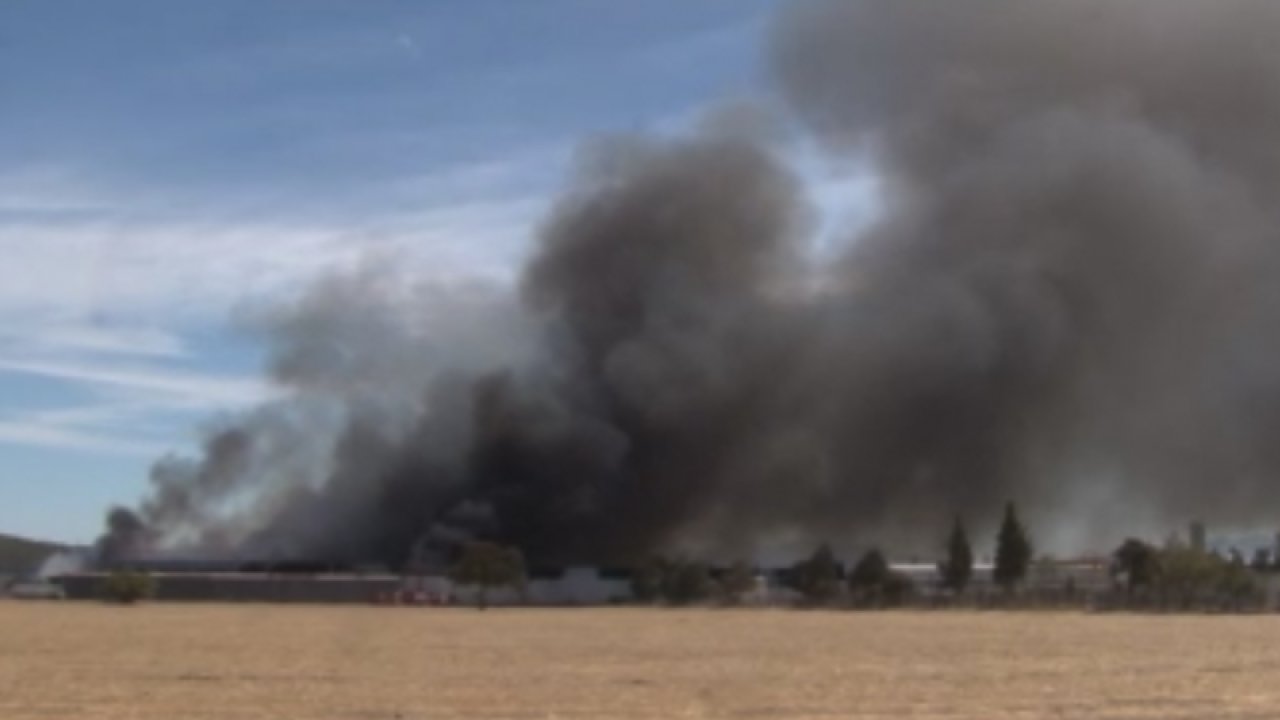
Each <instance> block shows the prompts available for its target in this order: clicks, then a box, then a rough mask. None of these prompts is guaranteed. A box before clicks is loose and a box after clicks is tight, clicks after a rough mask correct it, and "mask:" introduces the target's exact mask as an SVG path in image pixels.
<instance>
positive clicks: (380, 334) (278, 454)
mask: <svg viewBox="0 0 1280 720" xmlns="http://www.w3.org/2000/svg"><path fill="white" fill-rule="evenodd" d="M1277 37H1280V5H1276V4H1275V3H1273V2H1271V0H1215V1H1214V2H1207V1H1205V0H1074V1H1067V0H972V1H969V2H947V3H915V2H904V1H903V0H817V1H811V2H797V3H793V4H792V5H791V6H789V7H788V8H787V9H786V10H785V11H784V12H783V13H782V15H781V17H780V18H779V22H778V23H777V27H776V28H775V31H774V35H773V48H774V69H775V72H774V76H775V77H776V78H777V79H778V86H779V93H778V94H779V96H780V97H782V98H784V99H785V100H786V103H787V106H788V108H789V112H791V113H793V114H794V116H795V117H797V118H799V119H800V120H801V121H802V124H803V125H804V126H806V127H807V128H808V129H809V130H810V131H811V132H812V136H813V137H814V138H816V141H817V142H818V143H819V144H820V146H821V147H823V148H824V149H825V150H826V155H828V156H829V157H830V158H831V160H832V163H833V164H837V165H839V164H847V165H848V166H850V167H858V166H862V165H865V164H870V166H871V167H872V168H873V170H874V172H875V174H876V176H877V178H878V180H879V184H880V187H881V194H882V207H881V209H880V213H879V215H878V216H877V218H876V219H875V221H874V222H873V223H872V224H871V226H870V228H869V229H868V230H866V231H863V232H860V233H858V234H857V235H856V236H855V237H851V238H848V239H847V242H846V243H844V244H843V245H842V246H841V247H842V248H843V250H841V251H840V256H839V257H837V258H835V259H830V258H828V257H827V256H824V257H823V261H822V262H817V263H815V262H814V258H813V257H812V255H811V254H810V252H809V250H808V248H809V247H810V246H811V243H810V242H809V240H810V237H809V233H810V232H811V230H812V228H813V226H814V223H813V222H811V221H812V220H813V217H812V215H813V213H812V211H811V209H810V207H809V205H808V203H807V201H806V199H805V197H804V186H803V184H802V183H800V182H799V181H798V180H797V178H795V177H794V176H793V175H792V174H791V172H790V171H789V170H788V168H787V167H786V165H785V163H784V162H782V161H781V159H780V158H781V157H782V152H781V150H780V149H779V148H778V147H775V145H773V144H770V143H768V142H764V141H761V140H759V139H753V138H752V137H748V136H743V135H741V134H733V133H726V132H723V131H715V130H706V131H700V132H695V133H692V134H691V135H689V136H688V137H682V138H676V139H645V138H630V139H624V140H618V141H615V142H611V143H604V144H600V145H597V146H595V147H594V148H593V150H592V151H590V152H587V153H584V159H583V162H582V163H581V168H580V170H579V172H578V174H577V175H576V176H575V177H574V178H573V179H572V180H571V183H570V187H569V188H568V189H567V191H566V192H565V194H564V196H563V197H562V198H561V199H560V200H559V202H558V203H557V204H556V205H555V207H554V208H553V210H552V212H551V214H550V216H549V218H548V219H547V220H546V222H545V224H544V225H543V227H542V228H541V229H540V232H539V233H538V243H537V246H536V249H535V251H534V253H533V256H532V258H531V260H530V261H529V263H528V266H527V267H526V268H525V269H524V272H523V276H522V280H521V284H520V288H519V292H518V293H517V295H518V297H517V298H512V297H510V296H509V295H508V294H504V293H502V292H500V291H493V290H485V289H482V288H479V289H477V288H470V289H461V290H460V289H457V288H452V289H447V290H442V289H440V288H436V287H417V286H414V284H413V283H412V282H410V281H406V280H405V279H404V278H402V277H398V276H397V275H396V274H395V273H389V272H386V271H383V270H379V269H377V268H373V269H370V270H366V271H364V272H363V273H360V274H358V275H357V276H355V277H348V278H339V279H335V280H330V281H326V282H325V283H322V284H320V285H319V286H317V287H316V288H314V289H313V290H312V291H311V292H310V293H309V294H308V295H307V296H306V297H305V298H304V299H303V300H301V301H300V302H299V303H298V304H297V305H296V306H294V307H288V308H284V309H282V310H280V311H279V312H277V313H275V314H274V315H273V316H272V317H271V318H269V321H268V322H266V323H264V327H265V328H266V329H267V330H268V337H269V340H270V342H271V345H272V347H273V348H274V352H275V356H274V357H275V360H274V377H275V379H276V380H277V381H278V382H279V384H280V386H281V387H282V389H283V391H284V394H283V396H282V397H281V398H279V399H277V400H274V401H272V402H271V403H269V404H267V405H265V406H263V407H261V408H259V409H257V410H255V411H253V412H250V413H248V414H247V415H246V416H244V417H241V418H235V419H232V420H229V421H227V422H225V423H224V426H223V427H219V428H216V429H215V430H213V431H212V432H211V434H210V436H209V440H208V441H207V444H206V447H205V453H204V455H203V456H202V457H201V458H200V459H198V460H194V461H190V460H182V459H167V460H164V461H162V462H160V463H159V464H157V466H156V468H155V471H154V473H153V477H152V480H153V483H154V486H155V487H154V492H153V493H152V495H151V497H150V498H148V499H147V500H146V501H145V502H144V503H143V504H142V506H141V507H140V509H139V511H138V512H137V514H136V515H131V514H129V513H116V514H115V515H114V516H113V518H112V528H111V531H112V532H111V533H110V534H109V535H108V537H107V538H106V539H105V540H104V547H107V548H111V549H112V552H113V553H117V554H119V553H125V554H127V553H128V552H136V551H137V550H136V548H138V547H143V546H145V547H152V548H154V547H169V548H180V549H183V550H185V551H187V552H191V551H195V550H201V551H205V552H209V553H213V554H219V555H227V554H233V555H244V556H255V557H267V556H281V557H325V558H338V559H343V560H347V561H353V562H359V561H378V562H383V563H387V564H391V565H395V566H400V565H403V564H405V563H406V562H409V561H410V560H412V559H423V558H431V557H438V556H439V555H441V554H443V553H447V551H448V548H449V547H450V546H451V545H452V544H453V543H456V542H457V541H458V540H459V539H462V538H466V537H471V536H475V535H484V536H491V537H494V538H496V539H499V540H502V541H505V542H511V543H516V544H519V545H520V546H522V547H523V548H524V549H525V550H526V552H527V553H528V554H529V555H531V556H532V557H533V559H534V561H535V562H581V561H593V562H628V561H632V560H635V559H636V558H638V557H640V556H642V555H643V554H646V553H649V552H653V551H656V550H664V549H672V548H697V549H698V550H699V551H702V552H707V553H712V554H715V553H719V554H730V553H734V554H738V555H744V554H750V553H755V552H759V551H761V550H762V549H765V548H768V547H770V546H771V544H772V543H778V542H782V541H784V540H786V539H800V540H803V541H805V542H808V541H811V540H814V539H817V538H827V539H833V540H836V541H839V542H861V541H866V540H869V539H877V540H880V541H885V542H907V543H912V544H911V545H908V546H907V547H911V548H913V549H927V548H930V547H932V546H933V545H934V544H935V542H936V539H937V537H938V535H939V533H940V532H941V531H942V530H943V529H944V528H945V526H946V523H947V521H948V519H949V518H950V517H951V516H952V515H955V514H960V515H963V516H966V517H968V518H970V519H971V521H974V522H983V521H985V520H986V519H987V518H988V517H989V516H990V514H991V513H993V512H995V511H996V510H998V508H999V506H1000V505H1001V504H1002V503H1003V502H1004V501H1005V500H1014V501H1017V502H1019V503H1020V504H1021V506H1022V507H1023V508H1025V509H1027V510H1028V511H1029V512H1030V514H1031V515H1032V517H1033V518H1036V519H1039V520H1040V526H1039V527H1040V529H1041V533H1042V538H1044V540H1045V542H1042V545H1057V546H1059V547H1061V548H1063V549H1068V550H1070V549H1079V548H1080V547H1081V546H1082V545H1084V544H1086V543H1085V540H1086V539H1088V541H1089V543H1088V544H1093V543H1096V542H1099V541H1106V540H1109V539H1110V538H1111V537H1112V536H1113V535H1114V534H1116V533H1119V532H1125V531H1130V530H1135V529H1147V528H1155V527H1160V526H1161V524H1162V523H1169V522H1177V523H1181V522H1182V520H1183V519H1185V518H1188V517H1191V516H1198V517H1203V516H1206V515H1207V516H1208V517H1207V519H1209V520H1211V521H1215V522H1223V523H1235V524H1241V525H1243V524H1249V523H1258V522H1267V523H1269V522H1271V521H1273V520H1274V517H1272V516H1271V515H1270V513H1271V512H1272V511H1273V508H1272V506H1271V504H1270V502H1269V500H1270V498H1271V497H1272V495H1273V493H1272V488H1273V486H1274V479H1273V478H1275V477H1276V476H1277V472H1280V452H1277V451H1276V450H1275V447H1276V445H1275V443H1274V442H1273V438H1272V437H1271V436H1272V435H1273V434H1274V433H1276V432H1280V363H1277V362H1275V359H1274V358H1275V356H1276V352H1277V350H1278V349H1280V297H1277V290H1275V289H1274V288H1276V283H1275V282H1274V279H1275V278H1276V271H1277V269H1278V265H1277V260H1278V259H1280V237H1277V234H1278V233H1280V222H1278V221H1280V143H1277V142H1276V140H1277V134H1280V45H1277V44H1276V43H1275V42H1274V39H1275V38H1277ZM1034 526H1035V523H1034V522H1033V527H1034Z"/></svg>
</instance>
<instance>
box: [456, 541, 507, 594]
mask: <svg viewBox="0 0 1280 720" xmlns="http://www.w3.org/2000/svg"><path fill="white" fill-rule="evenodd" d="M449 578H450V579H451V580H453V582H455V583H457V584H458V585H469V586H473V587H475V588H476V607H477V608H478V609H481V610H483V609H485V608H486V607H488V606H489V591H490V590H492V589H495V588H503V587H512V588H518V587H523V586H524V580H525V569H524V555H523V554H522V553H521V552H520V551H519V550H518V549H516V548H508V547H503V546H501V545H497V544H495V543H490V542H470V543H467V544H466V545H465V546H464V547H463V548H462V554H461V555H460V556H459V557H458V562H457V563H455V564H454V566H453V568H451V570H450V572H449Z"/></svg>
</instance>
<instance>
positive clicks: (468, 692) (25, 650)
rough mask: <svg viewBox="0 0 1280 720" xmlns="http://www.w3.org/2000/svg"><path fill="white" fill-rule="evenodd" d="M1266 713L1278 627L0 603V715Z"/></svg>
mask: <svg viewBox="0 0 1280 720" xmlns="http://www.w3.org/2000/svg"><path fill="white" fill-rule="evenodd" d="M1278 717H1280V616H1278V617H1186V618H1173V617H1126V616H1089V615H1077V614H968V613H934V614H928V613H914V614H912V613H901V614H898V613H889V614H856V613H843V612H794V611H699V610H691V611H656V610H655V611H646V610H630V609H616V610H615V609H599V610H582V611H568V610H566V611H550V610H524V611H512V610H502V611H488V612H485V613H480V612H476V611H467V610H438V609H437V610H430V609H409V608H400V609H398V608H373V607H369V608H307V607H263V606H212V605H210V606H174V605H167V606H166V605H151V606H142V607H136V608H121V607H108V606H103V605H94V604H22V603H17V602H0V718H4V720H34V719H36V718H41V719H48V718H56V719H64V718H65V719H68V720H69V719H72V718H102V719H109V720H124V719H126V718H128V719H155V720H161V719H163V720H179V719H184V718H210V719H212V718H217V719H219V720H224V719H231V718H264V719H266V718H270V719H271V720H279V719H282V718H360V719H377V720H383V719H386V720H390V719H392V718H405V719H420V718H421V719H426V718H433V719H434V718H581V719H583V720H607V719H609V718H663V719H667V718H981V719H983V720H988V719H998V718H1160V719H1161V720H1168V719H1171V718H1195V719H1196V720H1222V719H1229V718H1278Z"/></svg>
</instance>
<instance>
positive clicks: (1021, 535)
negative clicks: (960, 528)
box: [992, 503, 1033, 592]
mask: <svg viewBox="0 0 1280 720" xmlns="http://www.w3.org/2000/svg"><path fill="white" fill-rule="evenodd" d="M1032 552H1033V548H1032V546H1031V538H1030V537H1028V535H1027V531H1026V529H1025V528H1024V527H1023V526H1022V523H1021V522H1019V521H1018V514H1017V512H1016V511H1015V510H1014V507H1013V503H1009V504H1008V505H1006V506H1005V509H1004V522H1002V523H1001V524H1000V534H999V535H998V536H997V537H996V566H995V571H994V572H993V573H992V579H994V580H995V582H996V584H997V585H999V586H1000V587H1002V588H1004V589H1005V591H1006V592H1008V591H1011V590H1013V588H1014V587H1016V586H1017V585H1018V583H1020V582H1022V580H1023V579H1024V578H1026V576H1027V568H1028V567H1029V566H1030V564H1031V556H1032Z"/></svg>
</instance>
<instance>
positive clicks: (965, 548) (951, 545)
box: [938, 518, 973, 595]
mask: <svg viewBox="0 0 1280 720" xmlns="http://www.w3.org/2000/svg"><path fill="white" fill-rule="evenodd" d="M938 574H939V575H941V576H942V587H944V588H946V589H948V590H950V591H951V592H954V593H956V594H957V595H959V594H961V593H963V592H964V590H965V588H966V587H968V586H969V579H970V578H971V577H973V548H972V547H970V545H969V536H968V534H966V533H965V531H964V523H962V522H961V521H960V518H956V524H955V527H954V528H952V530H951V537H950V538H948V539H947V559H946V560H944V561H942V562H940V563H938Z"/></svg>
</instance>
